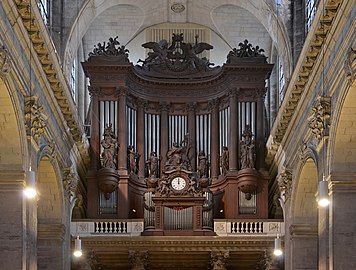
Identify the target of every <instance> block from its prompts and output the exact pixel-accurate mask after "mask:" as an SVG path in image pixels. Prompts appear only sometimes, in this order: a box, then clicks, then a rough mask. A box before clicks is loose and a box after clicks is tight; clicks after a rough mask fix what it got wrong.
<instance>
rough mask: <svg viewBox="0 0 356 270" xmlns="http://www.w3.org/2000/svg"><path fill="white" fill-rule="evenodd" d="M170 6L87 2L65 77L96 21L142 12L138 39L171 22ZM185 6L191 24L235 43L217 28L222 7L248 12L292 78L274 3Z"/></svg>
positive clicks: (73, 34) (211, 0) (239, 0)
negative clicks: (109, 14)
mask: <svg viewBox="0 0 356 270" xmlns="http://www.w3.org/2000/svg"><path fill="white" fill-rule="evenodd" d="M170 2H171V1H168V0H160V1H154V0H149V1H144V2H142V1H139V0H132V1H128V0H119V1H117V0H90V1H88V2H86V4H85V5H84V6H83V8H82V9H81V11H80V12H79V15H78V17H77V19H76V20H75V22H74V24H73V26H72V28H71V31H70V34H69V37H68V41H67V44H66V48H65V53H64V63H65V65H64V71H65V74H67V75H68V74H69V70H70V67H71V63H72V62H73V59H74V55H75V52H76V51H77V49H78V47H79V44H80V42H79V41H80V40H82V38H83V37H84V36H85V35H86V33H87V32H88V29H90V27H92V24H93V23H94V22H95V20H96V19H97V18H98V17H99V16H101V15H103V14H104V12H106V11H107V10H110V9H112V8H114V7H115V6H121V7H128V6H131V7H135V8H137V9H138V10H140V12H142V13H141V14H142V17H141V18H140V20H141V23H140V25H138V24H137V23H135V27H136V30H134V29H131V30H132V31H131V32H130V35H131V36H135V35H136V34H137V33H140V32H141V31H142V30H143V29H145V28H147V27H149V26H152V25H155V24H159V23H164V22H169V20H170V16H169V12H172V11H171V10H170V8H169V7H170ZM183 3H185V4H186V22H187V23H196V24H200V25H204V26H206V27H208V28H210V29H212V30H213V31H214V32H216V33H217V34H218V35H221V36H223V37H224V38H226V39H227V40H229V39H231V37H229V35H228V33H224V34H222V33H221V32H220V31H221V29H219V27H217V25H216V20H215V21H214V19H213V17H214V16H215V14H216V11H217V10H219V9H221V8H220V7H224V6H234V7H236V10H241V8H242V9H245V10H246V11H248V12H249V13H250V14H252V15H253V16H254V17H255V18H256V20H257V21H259V22H260V23H261V25H263V26H264V28H265V29H266V31H267V32H268V33H269V35H270V37H271V39H272V41H273V43H274V45H275V46H276V47H277V48H278V52H279V55H281V56H282V57H281V58H282V62H283V64H284V65H283V66H284V69H285V75H286V77H287V78H289V77H290V74H291V67H292V61H291V48H290V43H289V40H288V37H287V34H286V29H285V27H284V26H283V23H282V22H281V20H280V19H279V18H278V16H276V14H275V12H274V10H273V8H272V6H271V4H270V3H267V2H266V1H257V0H251V1H243V0H223V1H215V0H197V1H186V2H183ZM123 18H125V16H124V15H123ZM123 18H119V16H116V19H118V20H120V19H123ZM126 19H127V18H126ZM215 19H216V18H215ZM229 19H230V18H229ZM236 24H238V22H235V26H236ZM117 33H118V34H120V29H117ZM120 41H121V42H122V44H123V45H125V41H124V40H123V39H122V38H121V37H120ZM277 41H278V42H277ZM94 44H95V43H94ZM94 44H92V45H94ZM233 45H236V44H233Z"/></svg>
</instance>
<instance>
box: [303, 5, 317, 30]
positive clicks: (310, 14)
mask: <svg viewBox="0 0 356 270" xmlns="http://www.w3.org/2000/svg"><path fill="white" fill-rule="evenodd" d="M315 11H316V3H315V0H306V2H305V29H306V32H307V33H308V32H309V30H310V27H311V25H312V22H313V19H314V16H315Z"/></svg>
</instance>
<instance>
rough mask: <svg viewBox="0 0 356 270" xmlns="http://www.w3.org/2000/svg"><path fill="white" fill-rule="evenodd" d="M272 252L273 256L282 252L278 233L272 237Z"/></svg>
mask: <svg viewBox="0 0 356 270" xmlns="http://www.w3.org/2000/svg"><path fill="white" fill-rule="evenodd" d="M273 254H274V255H275V256H281V255H282V254H283V251H282V241H281V238H279V234H277V238H276V239H274V251H273Z"/></svg>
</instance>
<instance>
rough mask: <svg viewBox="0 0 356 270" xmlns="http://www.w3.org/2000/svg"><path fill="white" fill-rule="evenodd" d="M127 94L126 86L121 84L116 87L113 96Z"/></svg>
mask: <svg viewBox="0 0 356 270" xmlns="http://www.w3.org/2000/svg"><path fill="white" fill-rule="evenodd" d="M127 94H128V90H127V87H124V86H121V85H120V86H118V87H116V95H115V96H118V97H126V96H127Z"/></svg>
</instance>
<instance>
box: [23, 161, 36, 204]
mask: <svg viewBox="0 0 356 270" xmlns="http://www.w3.org/2000/svg"><path fill="white" fill-rule="evenodd" d="M23 193H24V195H25V197H26V198H28V199H33V198H34V197H36V196H37V190H36V176H35V172H34V171H31V168H30V170H28V171H27V172H26V187H25V189H24V190H23Z"/></svg>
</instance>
